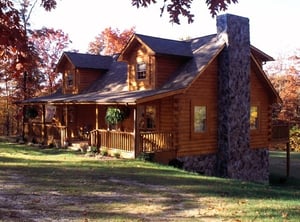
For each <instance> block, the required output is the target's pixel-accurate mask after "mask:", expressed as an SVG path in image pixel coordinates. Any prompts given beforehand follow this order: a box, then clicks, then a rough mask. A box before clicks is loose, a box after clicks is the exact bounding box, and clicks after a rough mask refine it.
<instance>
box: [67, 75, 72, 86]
mask: <svg viewBox="0 0 300 222" xmlns="http://www.w3.org/2000/svg"><path fill="white" fill-rule="evenodd" d="M67 86H68V87H71V86H73V74H72V73H68V75H67Z"/></svg>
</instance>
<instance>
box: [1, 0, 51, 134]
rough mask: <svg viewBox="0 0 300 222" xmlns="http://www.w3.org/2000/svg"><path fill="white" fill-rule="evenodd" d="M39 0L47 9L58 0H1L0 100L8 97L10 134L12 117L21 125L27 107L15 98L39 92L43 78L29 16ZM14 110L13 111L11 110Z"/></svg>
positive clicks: (30, 95) (7, 113)
mask: <svg viewBox="0 0 300 222" xmlns="http://www.w3.org/2000/svg"><path fill="white" fill-rule="evenodd" d="M38 2H40V5H41V6H42V7H43V8H45V10H47V11H50V10H51V9H54V8H55V7H56V1H55V0H40V1H38V0H32V1H30V0H20V1H12V0H1V1H0V61H1V62H0V77H1V79H0V80H1V83H0V85H1V89H2V90H1V101H4V100H5V101H6V102H5V104H6V105H5V111H4V112H1V113H4V115H5V116H4V119H5V121H4V122H5V125H6V132H7V134H9V132H12V128H13V125H14V124H13V123H12V122H13V120H15V121H14V122H15V123H16V125H17V126H16V127H15V128H18V124H19V122H20V120H21V117H22V115H24V111H25V110H24V109H23V111H22V109H19V108H20V107H19V108H18V107H16V106H15V104H14V102H15V101H18V100H21V99H26V98H29V97H32V96H34V95H36V92H37V89H39V88H40V86H41V83H42V82H43V81H44V77H43V75H41V72H40V71H39V70H38V64H40V58H39V56H38V52H37V50H36V48H35V46H34V44H33V42H32V41H30V39H29V36H30V33H31V30H29V26H30V23H29V19H30V15H31V13H32V10H33V8H34V7H35V5H36V4H37V3H38ZM2 108H3V107H2ZM13 110H15V111H14V112H15V113H14V115H13V114H11V112H12V111H13ZM22 113H23V114H22ZM2 117H3V116H2ZM12 117H14V118H12ZM0 118H1V117H0ZM2 120H3V118H2V119H1V122H3V121H2Z"/></svg>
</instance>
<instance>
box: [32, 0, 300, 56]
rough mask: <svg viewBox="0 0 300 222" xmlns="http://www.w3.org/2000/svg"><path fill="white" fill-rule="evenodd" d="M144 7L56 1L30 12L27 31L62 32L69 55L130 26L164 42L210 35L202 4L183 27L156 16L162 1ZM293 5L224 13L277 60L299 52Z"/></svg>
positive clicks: (250, 2)
mask: <svg viewBox="0 0 300 222" xmlns="http://www.w3.org/2000/svg"><path fill="white" fill-rule="evenodd" d="M157 2H158V3H157V4H155V5H152V6H149V7H148V8H139V9H137V8H136V7H134V6H132V5H131V0H57V3H58V4H57V8H56V9H55V10H53V11H51V12H45V11H44V10H43V9H42V8H36V9H35V10H34V11H33V14H32V17H31V20H30V23H31V26H32V28H35V29H36V28H42V27H43V26H45V27H48V28H55V29H62V30H63V31H64V32H65V33H67V34H68V35H69V38H70V40H71V41H72V44H71V45H70V50H72V49H76V50H79V52H83V53H85V52H87V48H88V44H89V42H91V41H93V40H94V39H95V36H97V35H98V34H100V33H101V32H102V31H103V30H104V29H105V28H107V27H112V28H113V29H116V28H118V29H119V30H121V31H123V30H124V29H129V28H131V27H133V26H134V27H135V30H136V33H139V34H144V35H151V36H156V37H162V38H168V39H180V38H185V37H200V36H204V35H209V34H213V33H216V18H212V16H211V15H210V14H209V10H208V8H207V6H206V4H205V0H194V1H193V4H192V7H191V11H192V13H193V14H194V15H195V18H194V19H195V21H194V22H193V23H192V24H188V23H187V20H186V19H185V18H183V17H181V24H180V25H177V24H172V23H170V22H169V17H168V14H167V13H164V14H163V16H162V17H160V9H159V8H160V7H161V4H163V0H158V1H157ZM299 11H300V1H299V0H239V3H238V4H231V5H230V6H229V8H228V10H227V11H226V12H221V13H220V14H224V13H230V14H235V15H239V16H243V17H247V18H249V22H250V38H251V44H252V45H254V46H255V47H257V48H259V49H261V50H262V51H264V52H265V53H267V54H269V55H271V56H273V57H274V58H277V57H278V56H280V55H283V54H287V53H290V52H293V51H295V50H296V49H297V48H299V49H300V26H299V24H298V23H299V21H300V13H299Z"/></svg>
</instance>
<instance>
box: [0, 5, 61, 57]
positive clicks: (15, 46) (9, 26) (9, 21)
mask: <svg viewBox="0 0 300 222" xmlns="http://www.w3.org/2000/svg"><path fill="white" fill-rule="evenodd" d="M37 2H38V0H35V1H34V3H33V6H35V5H36V3H37ZM14 3H15V2H14V1H12V0H1V1H0V45H1V46H5V47H4V48H3V47H2V48H1V49H0V50H1V51H0V59H1V58H3V57H6V56H9V54H10V50H17V51H19V52H23V53H26V52H27V50H28V48H27V46H26V43H27V41H26V26H25V25H27V24H28V19H29V17H30V13H31V11H29V17H24V15H25V11H24V10H26V7H28V6H29V5H30V1H29V0H24V1H21V3H20V5H21V8H18V5H17V4H14ZM40 5H41V6H42V7H43V8H44V9H45V10H47V11H51V10H52V9H55V8H56V0H40ZM24 21H25V24H24ZM22 22H23V24H22Z"/></svg>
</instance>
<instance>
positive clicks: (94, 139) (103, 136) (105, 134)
mask: <svg viewBox="0 0 300 222" xmlns="http://www.w3.org/2000/svg"><path fill="white" fill-rule="evenodd" d="M90 138H91V146H95V147H98V148H99V147H105V148H113V149H120V150H122V151H128V152H134V135H133V133H132V132H121V131H108V130H101V129H98V130H92V131H90Z"/></svg>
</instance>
